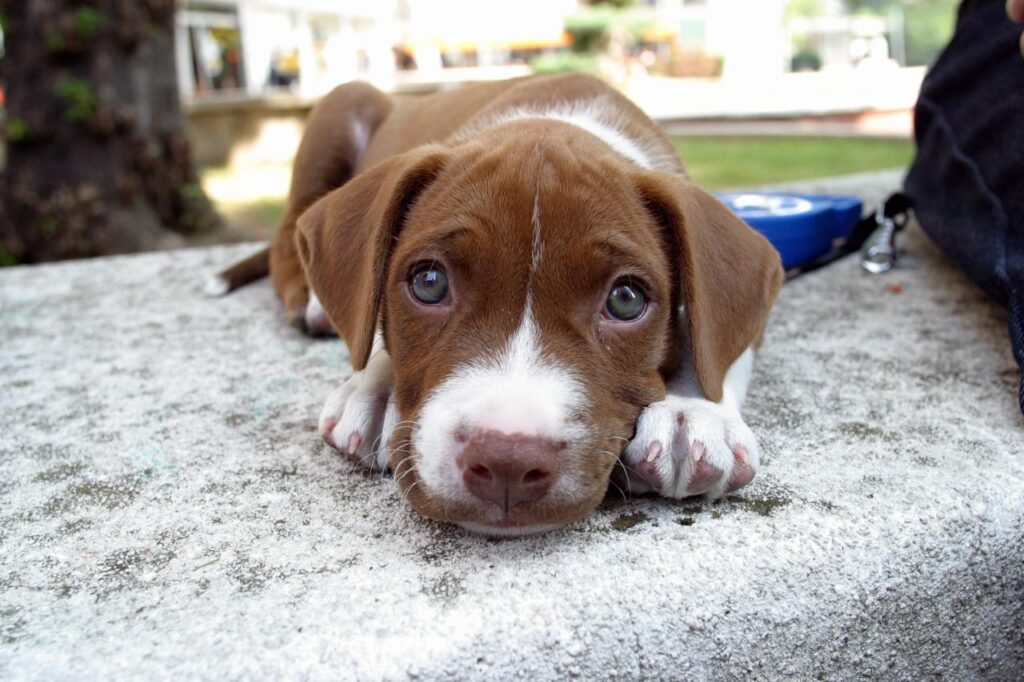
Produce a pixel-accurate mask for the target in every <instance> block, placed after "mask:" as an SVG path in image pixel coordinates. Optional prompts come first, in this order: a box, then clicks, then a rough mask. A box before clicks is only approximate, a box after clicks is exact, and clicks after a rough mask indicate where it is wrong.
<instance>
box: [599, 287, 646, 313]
mask: <svg viewBox="0 0 1024 682" xmlns="http://www.w3.org/2000/svg"><path fill="white" fill-rule="evenodd" d="M604 310H605V314H606V315H607V316H608V317H610V318H612V319H613V320H619V321H621V322H631V321H633V320H636V319H638V318H639V317H640V316H641V315H643V314H644V311H645V310H647V295H646V294H644V290H643V289H642V288H640V287H639V286H638V285H636V284H634V283H632V282H630V281H629V280H619V281H618V282H616V283H615V285H614V286H612V290H611V291H610V292H609V293H608V299H607V300H606V301H605V303H604Z"/></svg>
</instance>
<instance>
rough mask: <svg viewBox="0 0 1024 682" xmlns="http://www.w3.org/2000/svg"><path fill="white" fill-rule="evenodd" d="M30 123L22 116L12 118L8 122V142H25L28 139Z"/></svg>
mask: <svg viewBox="0 0 1024 682" xmlns="http://www.w3.org/2000/svg"><path fill="white" fill-rule="evenodd" d="M28 136H29V129H28V122H27V121H26V120H25V119H23V118H21V117H20V116H12V117H11V118H10V119H9V120H8V121H7V141H8V142H10V143H11V144H17V143H19V142H24V141H25V140H27V139H28Z"/></svg>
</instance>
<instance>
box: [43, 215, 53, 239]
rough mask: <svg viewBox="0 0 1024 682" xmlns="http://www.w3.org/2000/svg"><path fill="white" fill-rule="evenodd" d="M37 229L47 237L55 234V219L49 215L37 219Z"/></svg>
mask: <svg viewBox="0 0 1024 682" xmlns="http://www.w3.org/2000/svg"><path fill="white" fill-rule="evenodd" d="M39 229H40V230H41V231H42V233H43V234H45V235H46V236H47V237H52V236H53V235H55V234H57V221H56V220H55V219H53V218H51V217H49V216H47V217H45V218H43V219H42V220H40V221H39Z"/></svg>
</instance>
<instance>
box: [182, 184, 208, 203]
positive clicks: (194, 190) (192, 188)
mask: <svg viewBox="0 0 1024 682" xmlns="http://www.w3.org/2000/svg"><path fill="white" fill-rule="evenodd" d="M203 196H205V195H204V194H203V188H202V186H200V184H199V183H198V182H190V183H186V184H184V185H182V186H181V197H182V198H183V199H185V200H186V201H200V200H202V198H203Z"/></svg>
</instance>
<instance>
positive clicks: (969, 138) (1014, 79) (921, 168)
mask: <svg viewBox="0 0 1024 682" xmlns="http://www.w3.org/2000/svg"><path fill="white" fill-rule="evenodd" d="M1021 31H1022V28H1021V26H1020V25H1016V24H1013V23H1012V22H1011V21H1010V20H1009V19H1007V17H1006V10H1005V3H1004V2H1003V0H967V1H966V2H964V3H963V4H962V5H961V7H960V12H959V15H958V21H957V27H956V32H955V34H954V36H953V38H952V40H951V41H950V43H949V45H948V46H947V47H946V49H945V50H944V51H943V53H942V54H941V55H940V57H939V59H938V60H937V61H936V62H935V64H934V65H933V66H932V68H931V70H930V71H929V73H928V75H927V77H926V78H925V81H924V84H923V85H922V86H921V94H920V96H919V98H918V102H917V109H916V113H915V121H914V123H915V136H916V139H917V156H916V158H915V160H914V163H913V165H912V166H911V168H910V172H909V174H908V175H907V179H906V183H905V188H906V191H907V193H908V194H909V195H910V196H911V198H912V199H913V200H914V205H915V206H914V208H915V212H916V213H917V217H918V220H919V221H920V223H921V226H922V227H923V228H924V231H925V232H926V233H927V234H928V235H929V236H930V237H931V239H932V240H933V241H934V242H935V243H936V244H937V245H938V246H939V248H940V249H942V251H943V252H944V253H945V254H946V255H947V256H948V257H949V258H950V259H951V260H952V261H953V262H955V263H956V264H957V265H958V266H959V267H960V268H962V269H963V270H964V272H966V273H967V275H968V276H969V277H970V278H971V279H972V280H974V281H975V282H976V283H977V284H978V285H979V286H981V287H982V288H983V289H984V290H985V291H987V292H988V293H989V294H991V295H992V296H994V297H995V298H996V299H998V300H999V301H1001V302H1003V303H1004V304H1006V305H1007V306H1008V308H1009V314H1010V321H1009V332H1010V340H1011V343H1012V345H1013V352H1014V357H1015V358H1016V359H1017V364H1018V365H1019V366H1020V367H1021V368H1022V377H1021V387H1020V393H1019V395H1018V400H1019V401H1020V407H1021V411H1022V412H1024V57H1021V54H1020V35H1021Z"/></svg>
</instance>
